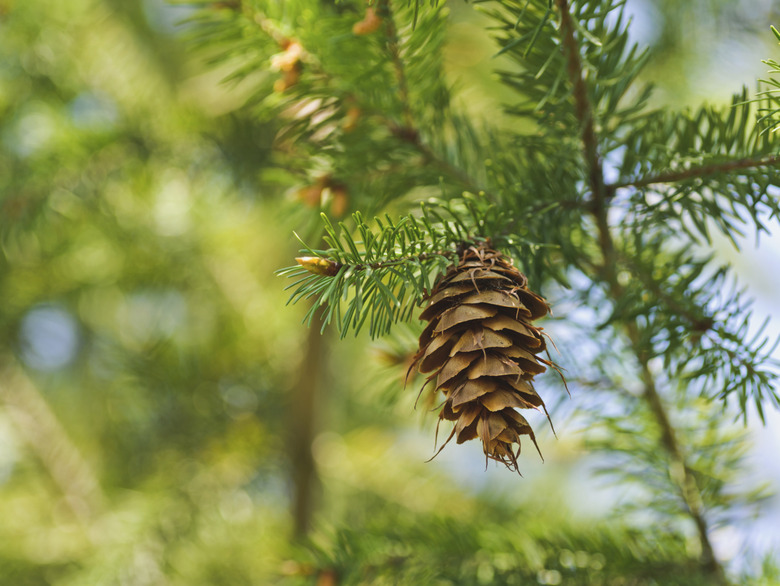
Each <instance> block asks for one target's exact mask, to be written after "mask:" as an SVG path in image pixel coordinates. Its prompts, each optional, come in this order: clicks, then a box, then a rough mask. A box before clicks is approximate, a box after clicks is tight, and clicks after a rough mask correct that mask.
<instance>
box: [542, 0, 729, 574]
mask: <svg viewBox="0 0 780 586" xmlns="http://www.w3.org/2000/svg"><path fill="white" fill-rule="evenodd" d="M556 4H557V6H558V8H559V10H560V18H561V35H562V37H563V47H564V52H565V55H566V59H567V72H568V75H569V78H570V82H571V84H572V86H573V88H574V102H575V114H576V116H577V120H578V121H579V123H580V126H581V133H582V142H583V149H584V157H585V163H586V165H587V169H588V181H589V185H590V188H591V191H592V199H591V209H590V211H591V213H592V214H593V216H594V218H595V220H596V225H597V228H598V232H599V246H600V249H601V254H602V257H603V261H604V265H603V267H602V275H603V278H604V281H605V283H606V284H607V287H608V290H609V294H610V296H611V297H612V299H613V301H614V302H618V301H619V300H620V299H621V298H622V297H623V294H624V291H623V287H622V286H621V285H620V283H619V281H618V279H617V270H616V267H617V259H616V253H615V245H614V241H613V239H612V234H611V231H610V227H609V223H608V217H607V212H608V208H609V198H608V193H609V191H608V190H607V188H606V185H605V181H604V171H603V168H602V165H601V161H600V159H599V154H598V138H597V136H596V132H595V127H594V121H593V109H592V106H591V105H590V102H589V99H588V93H587V86H586V83H585V76H584V73H583V68H582V63H581V61H580V58H579V47H578V42H577V40H576V38H575V34H574V31H575V25H574V22H573V20H572V16H571V13H570V11H569V4H568V1H567V0H556ZM625 330H626V333H627V335H628V338H629V339H630V340H631V343H632V347H633V350H634V353H635V355H636V357H637V361H638V362H639V365H640V368H641V378H642V382H643V385H644V392H643V394H642V397H643V398H644V400H645V401H646V402H647V404H648V405H649V407H650V409H651V412H652V413H653V416H654V418H655V420H656V423H657V425H658V426H659V428H660V430H661V443H662V445H663V447H664V449H665V450H666V452H667V453H668V454H669V457H670V460H671V461H670V466H669V471H670V475H671V477H672V480H673V481H674V482H675V484H676V485H677V486H678V488H679V490H680V494H681V496H682V499H683V501H684V503H685V505H686V508H687V511H688V513H689V515H690V517H691V519H692V520H693V521H694V523H695V525H696V528H697V531H698V534H699V540H700V542H701V547H702V558H701V560H702V565H703V567H704V568H705V570H706V571H707V572H708V573H709V574H711V575H712V576H713V578H714V579H715V580H716V581H717V583H718V584H726V583H727V582H726V577H725V572H724V570H723V568H722V566H721V565H720V563H719V562H718V560H717V558H716V557H715V554H714V550H713V547H712V543H711V542H710V539H709V529H708V526H707V521H706V519H705V518H704V514H703V511H702V497H701V492H700V491H699V489H698V487H697V485H696V480H695V478H694V476H693V473H692V471H691V469H690V467H689V466H688V464H687V462H686V459H685V456H684V454H683V449H682V447H681V445H680V443H679V440H678V439H677V437H676V434H675V432H674V427H673V425H672V423H671V420H670V418H669V415H668V413H667V410H666V407H665V405H664V403H663V400H662V399H661V396H660V394H659V393H658V390H657V387H656V383H655V378H654V376H653V373H652V370H651V369H650V366H649V356H648V354H647V352H646V351H645V350H643V348H642V346H641V340H640V336H639V328H638V325H637V323H636V321H635V320H634V319H631V320H630V321H626V322H625Z"/></svg>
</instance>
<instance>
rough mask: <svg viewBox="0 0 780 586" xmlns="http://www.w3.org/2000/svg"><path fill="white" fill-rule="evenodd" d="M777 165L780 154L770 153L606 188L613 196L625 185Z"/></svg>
mask: <svg viewBox="0 0 780 586" xmlns="http://www.w3.org/2000/svg"><path fill="white" fill-rule="evenodd" d="M775 165H780V155H770V156H768V157H763V158H760V159H754V158H745V159H738V160H735V161H724V162H722V163H712V164H710V165H702V166H699V167H692V168H690V169H684V170H682V171H667V172H665V173H659V174H658V175H651V176H649V177H644V178H642V179H637V180H636V181H623V182H621V183H613V184H609V185H607V186H606V189H607V191H608V192H609V194H610V196H611V195H614V192H615V190H617V189H621V188H624V187H635V188H641V187H646V186H648V185H654V184H658V183H676V182H678V181H684V180H686V179H695V178H697V177H706V176H709V175H717V174H720V173H729V172H731V171H739V170H741V169H756V168H758V167H770V166H775Z"/></svg>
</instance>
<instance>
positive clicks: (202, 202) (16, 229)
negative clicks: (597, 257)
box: [0, 0, 780, 586]
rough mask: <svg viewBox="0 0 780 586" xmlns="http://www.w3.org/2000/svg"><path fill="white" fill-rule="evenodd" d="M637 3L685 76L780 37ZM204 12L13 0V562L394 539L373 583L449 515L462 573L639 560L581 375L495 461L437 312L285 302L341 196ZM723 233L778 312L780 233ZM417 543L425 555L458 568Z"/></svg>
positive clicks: (758, 466) (550, 577)
mask: <svg viewBox="0 0 780 586" xmlns="http://www.w3.org/2000/svg"><path fill="white" fill-rule="evenodd" d="M449 10H450V18H451V27H450V31H449V42H448V46H447V52H446V63H447V69H448V72H449V75H451V77H452V80H453V81H454V82H455V81H457V83H458V84H459V87H460V88H461V100H462V107H463V108H464V109H467V110H471V111H472V112H475V113H478V112H485V111H495V109H496V107H497V106H499V105H500V102H501V97H502V95H503V94H502V91H503V89H502V88H501V86H500V85H499V83H498V82H497V81H496V80H495V79H494V78H493V77H492V76H491V74H490V69H491V67H492V66H493V64H494V63H495V61H493V54H494V53H495V48H494V46H493V45H492V44H491V42H490V40H489V37H488V36H487V34H486V32H485V30H484V28H483V26H482V22H481V21H480V19H479V17H478V15H476V14H475V13H474V12H473V10H472V8H471V7H470V6H469V5H467V4H465V3H462V2H460V1H457V0H452V1H451V2H449ZM628 10H629V12H630V13H631V14H633V16H634V29H633V31H634V33H635V37H636V40H637V41H638V42H640V43H644V44H649V45H651V46H652V47H653V49H654V52H655V57H654V59H653V61H652V63H651V66H650V67H649V69H648V70H647V74H646V75H647V78H648V79H650V80H653V81H655V82H656V83H657V84H658V85H659V92H658V93H657V95H656V96H657V97H656V100H657V104H658V105H672V106H674V107H686V106H691V105H697V104H699V103H701V101H702V100H708V101H710V102H713V103H725V102H727V101H728V99H729V98H730V96H731V94H732V93H734V92H736V91H738V90H739V89H740V87H741V85H742V84H746V85H748V86H749V87H751V88H754V87H755V80H756V79H757V78H759V77H761V76H763V75H764V74H765V70H766V66H764V65H763V64H762V63H761V59H765V58H775V59H778V58H780V48H778V47H777V44H776V40H775V39H774V37H773V36H772V35H771V33H770V32H769V24H771V23H774V24H775V25H778V26H780V7H778V5H777V3H776V2H773V1H770V0H741V1H736V0H735V1H731V0H721V1H718V0H694V1H690V2H677V1H676V0H632V1H630V2H628ZM190 13H191V9H190V8H187V7H186V6H171V5H168V4H166V3H165V2H163V1H162V0H58V1H57V2H49V1H45V0H0V584H2V585H9V586H23V585H36V586H37V585H39V584H52V585H63V586H80V585H87V584H95V585H108V584H111V585H113V584H117V585H132V586H136V585H139V586H140V585H158V584H159V585H163V584H164V585H169V584H170V585H193V584H225V585H231V586H233V585H241V584H247V585H248V584H271V583H288V582H289V583H298V582H300V583H317V584H321V585H325V586H327V585H328V584H336V583H337V579H338V578H337V573H336V572H335V571H334V572H333V573H329V572H327V571H323V570H322V568H328V567H334V568H336V567H339V566H340V565H342V566H343V565H345V564H348V563H349V560H348V556H347V558H345V557H344V556H345V553H344V552H349V551H361V552H362V553H361V554H360V555H361V558H362V559H372V556H373V558H375V568H374V570H375V574H371V573H369V574H368V575H367V576H366V578H365V583H367V584H368V583H393V582H391V581H387V582H382V578H381V576H382V570H381V567H382V566H383V565H387V564H392V563H396V562H394V561H393V560H396V561H397V563H404V560H409V559H410V558H412V556H414V554H415V548H417V547H418V546H419V547H422V546H421V545H420V544H423V543H425V544H427V545H426V547H428V548H430V551H426V553H425V555H429V556H430V559H431V560H436V561H432V562H431V563H438V564H443V563H448V564H452V568H451V572H452V575H451V578H448V579H450V580H451V581H449V582H448V581H446V580H447V579H445V578H442V577H441V572H439V574H437V575H438V576H439V577H438V578H437V580H439V582H436V583H442V584H444V583H486V584H489V583H491V582H492V581H493V580H494V579H495V577H496V576H497V575H499V574H501V572H505V571H506V572H509V570H511V569H512V568H513V567H514V565H516V564H518V563H519V562H518V559H523V560H527V559H535V560H536V562H535V563H536V565H533V564H532V567H531V568H530V570H529V571H530V572H531V573H532V575H533V576H534V577H535V580H536V582H538V583H547V584H558V583H562V581H563V580H564V579H565V577H566V575H567V574H566V571H567V568H569V569H571V568H574V567H577V568H580V569H581V570H583V571H585V570H587V571H589V572H593V573H594V574H593V575H594V576H596V575H597V574H598V573H599V572H600V571H602V570H603V569H604V568H605V567H607V566H609V567H619V566H620V565H621V564H624V565H625V564H630V563H631V562H630V560H621V559H616V558H615V556H616V555H617V554H616V553H614V552H615V547H614V545H610V543H611V542H610V540H612V539H617V538H616V537H614V536H612V535H611V534H610V533H609V530H608V529H606V528H605V529H601V527H602V525H601V522H602V520H603V519H606V518H608V517H609V514H610V510H611V508H612V506H613V504H614V503H615V502H616V501H619V500H620V499H625V498H630V495H627V494H622V493H620V492H619V491H618V490H617V489H615V488H610V487H608V486H606V485H605V484H604V483H603V482H601V481H600V480H599V479H598V478H597V477H596V476H595V475H594V474H593V473H592V470H593V469H594V466H595V465H594V457H593V456H592V455H590V454H588V452H587V450H585V449H584V447H583V443H582V439H581V437H582V436H581V430H579V429H578V428H577V426H576V425H574V424H572V425H571V426H568V427H567V424H566V421H567V420H570V421H574V419H567V418H568V417H569V415H570V414H572V413H574V412H576V408H577V402H578V401H581V400H583V398H582V396H581V393H575V395H574V396H573V397H572V398H571V399H568V398H566V399H565V401H564V402H563V403H565V404H564V406H562V407H559V408H558V409H559V411H560V416H561V420H560V421H559V422H558V426H557V430H558V436H559V437H558V439H557V440H555V439H554V438H553V437H552V435H551V434H550V433H548V432H542V433H541V434H540V443H541V444H542V446H543V449H544V452H545V456H546V460H547V461H546V463H544V464H542V463H540V462H537V461H536V459H535V457H534V456H532V455H528V456H527V457H525V458H524V461H523V463H522V470H523V472H524V474H525V478H523V479H520V478H517V477H515V476H512V475H511V474H510V473H509V472H507V471H506V470H503V469H498V468H494V467H492V466H490V467H488V470H486V471H485V470H484V461H483V458H482V456H481V453H480V451H479V447H478V446H457V447H456V446H450V447H448V448H447V449H446V450H445V451H444V452H443V453H442V454H441V455H440V456H439V457H438V458H437V459H436V460H434V461H433V462H431V463H425V460H426V459H427V458H428V457H429V456H430V454H431V453H432V452H431V449H432V432H433V428H434V426H435V417H433V416H432V415H431V414H429V413H426V412H425V410H424V409H419V408H418V409H417V410H415V409H414V400H415V396H416V389H413V388H407V389H404V388H403V385H402V374H403V372H404V371H405V367H404V366H403V362H404V360H405V359H406V357H407V356H408V353H409V352H410V351H413V350H414V347H415V344H416V342H415V329H414V326H411V327H403V326H402V327H399V328H397V331H396V332H394V334H393V335H392V336H391V337H389V338H388V339H385V340H379V341H371V340H369V339H368V338H367V337H364V336H360V337H358V338H348V339H346V340H343V341H339V340H338V339H337V337H336V336H335V335H334V334H333V332H329V331H326V332H325V334H324V335H322V336H320V334H319V332H318V331H317V330H316V329H314V330H309V329H307V328H306V327H305V326H303V325H301V319H302V317H303V315H304V313H305V310H306V307H304V306H285V303H286V300H287V293H286V292H285V291H284V290H283V289H284V286H285V285H286V283H285V282H284V280H283V279H281V278H279V277H276V276H274V271H275V270H276V269H278V268H281V267H283V266H286V265H289V264H291V262H292V259H293V257H294V256H296V253H297V248H298V245H297V243H296V241H295V240H294V238H293V237H292V231H293V230H298V229H300V226H301V225H306V223H307V222H310V219H309V217H310V216H311V215H312V214H314V213H315V212H313V211H312V210H310V209H308V208H305V206H302V205H301V202H300V200H299V199H297V198H296V197H295V194H296V193H297V191H298V190H299V189H300V188H301V185H300V184H299V183H296V181H297V180H296V178H295V177H293V176H290V175H289V174H287V173H285V170H284V169H283V168H279V167H278V166H276V165H275V164H274V160H273V156H272V153H271V143H272V141H273V138H274V133H275V129H276V128H275V125H274V123H273V122H262V123H261V122H259V121H258V120H256V119H255V118H254V117H253V115H252V111H251V109H250V108H245V107H244V103H245V101H246V98H247V89H246V87H244V86H243V85H241V84H238V85H235V84H225V83H221V80H222V79H223V78H224V77H225V76H226V75H227V73H229V71H227V70H225V69H224V68H220V67H211V66H209V64H208V62H207V58H208V55H207V54H204V53H203V52H202V51H194V50H193V48H192V44H191V43H190V42H189V41H188V40H187V34H188V30H189V29H188V25H186V24H180V23H181V21H183V20H184V19H186V18H187V16H188V15H189V14H190ZM716 247H717V249H718V253H719V255H721V256H722V257H723V258H725V259H728V260H730V261H731V262H732V263H733V264H734V266H735V269H736V270H737V272H738V273H739V274H740V276H741V277H742V279H743V283H744V284H746V285H747V286H748V287H750V289H751V291H752V293H753V296H754V297H755V299H756V304H755V307H756V315H755V318H756V319H755V321H756V324H755V325H756V326H758V325H759V323H760V322H761V321H762V320H763V317H764V316H767V315H768V316H771V315H773V314H777V313H778V309H780V303H779V302H778V297H777V291H778V290H780V237H775V238H766V237H765V236H764V237H762V238H761V240H760V243H758V244H757V241H756V238H755V235H753V234H746V236H745V239H744V242H743V245H742V251H741V254H737V252H736V251H734V249H733V247H731V245H730V244H727V243H716ZM551 301H552V303H553V305H555V299H554V298H553V299H551ZM550 329H551V330H554V324H551V326H550ZM778 332H780V323H778V320H775V321H774V322H773V323H771V324H770V330H769V333H774V334H777V333H778ZM301 389H309V393H310V394H309V395H306V394H305V392H304V391H302V390H301ZM553 392H555V393H560V391H559V390H558V389H557V388H556V389H555V390H554V391H553ZM302 393H303V394H302ZM578 394H579V395H580V396H578ZM302 397H304V398H306V397H308V398H306V400H301V398H302ZM553 402H557V401H553ZM731 419H732V416H731V414H729V413H728V412H727V413H724V421H725V422H726V423H729V424H730V423H731ZM748 426H749V428H750V430H751V433H752V436H753V446H754V447H753V448H752V451H751V453H750V456H749V458H750V461H751V466H752V469H753V471H754V472H753V474H754V477H751V478H748V479H746V482H756V483H758V482H764V481H766V482H773V483H775V485H776V486H780V456H778V454H780V434H779V433H780V432H778V431H777V430H778V429H780V417H778V415H777V413H774V412H771V413H768V414H767V425H766V426H761V425H760V423H759V422H758V419H757V418H756V417H752V418H750V419H749V420H748ZM536 427H537V428H541V427H542V426H541V425H537V426H536ZM307 437H313V438H314V443H313V454H314V461H313V462H311V461H309V460H307V458H306V456H305V450H302V448H301V445H300V444H301V438H307ZM302 454H303V455H302ZM301 479H308V480H306V481H305V482H304V483H305V484H306V485H308V486H311V490H309V491H301V490H296V488H295V487H296V486H298V485H300V484H301ZM296 480H298V481H299V482H296ZM309 480H310V482H309ZM608 526H609V525H608V524H605V525H604V527H608ZM778 527H780V502H779V501H778V500H777V498H775V499H773V500H769V501H767V502H766V503H765V504H764V505H763V510H762V514H761V516H760V517H759V518H757V519H748V518H745V519H738V520H737V523H735V524H734V525H731V526H729V527H727V528H724V529H722V530H716V532H715V535H714V541H715V545H716V547H717V549H718V553H719V555H720V556H721V558H722V559H724V560H726V561H727V562H728V563H729V564H730V567H731V568H732V570H733V571H743V570H744V571H748V572H750V571H753V572H755V571H758V568H759V566H760V565H761V563H763V562H765V561H766V560H765V556H770V557H771V556H776V555H777V552H778V551H780V535H778V533H780V529H778ZM518 528H520V529H521V530H520V531H518ZM571 535H574V536H577V537H576V538H572V537H566V539H569V541H568V542H566V541H565V539H564V537H562V536H571ZM562 540H563V541H562ZM548 546H549V547H548ZM550 549H554V550H555V551H556V552H557V554H556V556H555V557H554V558H551V557H550V555H549V550H550ZM519 551H522V552H523V556H524V557H522V558H516V557H513V556H515V553H516V552H519ZM586 551H589V552H590V553H586ZM594 551H595V552H599V551H603V553H593V552H594ZM465 552H468V555H467V554H466V553H465ZM356 555H357V554H356ZM534 555H536V557H534ZM410 563H411V562H410ZM417 563H419V568H418V570H416V571H418V574H414V575H418V580H417V581H416V582H415V581H412V582H410V583H419V584H427V583H433V582H429V581H428V579H429V577H430V575H429V574H427V573H426V564H425V562H424V561H419V562H417ZM464 564H468V565H469V566H468V568H465V569H464ZM513 564H514V565H513ZM369 565H370V564H369ZM510 573H511V572H510ZM464 575H468V576H473V578H470V579H469V580H473V581H468V580H467V581H464V582H459V581H458V576H464ZM502 575H503V574H502ZM593 580H594V581H593V582H592V583H601V582H598V581H596V578H595V577H594V578H593ZM507 583H510V582H507ZM517 583H521V582H517ZM564 583H565V582H564ZM614 583H620V582H614ZM625 583H628V582H625ZM658 583H663V581H661V582H658Z"/></svg>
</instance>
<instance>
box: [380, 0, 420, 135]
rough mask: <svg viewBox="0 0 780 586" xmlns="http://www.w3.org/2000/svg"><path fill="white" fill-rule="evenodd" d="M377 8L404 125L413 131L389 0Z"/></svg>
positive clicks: (410, 110) (396, 33)
mask: <svg viewBox="0 0 780 586" xmlns="http://www.w3.org/2000/svg"><path fill="white" fill-rule="evenodd" d="M377 7H378V9H379V10H378V14H379V17H380V18H381V19H382V21H383V22H384V23H385V37H386V38H387V52H388V54H389V55H390V61H391V62H392V64H393V70H394V71H395V78H396V81H397V82H398V95H399V97H400V99H401V107H402V108H403V116H404V124H405V125H406V127H407V128H408V129H413V128H414V126H415V124H414V116H413V115H412V107H411V103H410V101H409V84H408V83H407V81H406V69H405V68H404V62H403V60H402V59H401V47H400V44H401V43H400V40H399V38H398V29H397V28H396V27H395V20H393V11H392V9H391V8H390V0H379V4H378V6H377ZM415 134H416V133H415Z"/></svg>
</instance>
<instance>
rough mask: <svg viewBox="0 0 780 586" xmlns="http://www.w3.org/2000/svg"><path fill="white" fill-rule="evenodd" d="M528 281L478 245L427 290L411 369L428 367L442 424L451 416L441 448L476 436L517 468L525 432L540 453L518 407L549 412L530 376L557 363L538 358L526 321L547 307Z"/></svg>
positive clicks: (535, 335)
mask: <svg viewBox="0 0 780 586" xmlns="http://www.w3.org/2000/svg"><path fill="white" fill-rule="evenodd" d="M526 285H527V279H526V277H525V275H523V274H522V273H521V272H520V271H518V270H517V269H516V268H514V267H513V266H512V262H511V260H509V259H507V258H506V257H504V256H502V255H501V253H499V252H497V251H495V250H493V249H491V248H490V247H489V244H480V245H477V246H471V247H469V248H468V249H466V250H465V251H464V252H463V253H462V255H461V257H460V262H459V263H458V265H457V266H455V265H453V266H452V267H450V268H449V270H448V271H447V273H446V274H445V275H444V276H443V277H441V278H440V279H439V280H438V281H437V283H436V286H435V287H434V289H433V291H432V292H431V294H430V297H429V301H428V306H427V307H426V309H425V310H424V311H423V312H422V314H421V315H420V319H422V320H426V321H429V322H430V323H429V324H428V326H427V327H426V328H425V330H424V331H423V333H422V335H421V336H420V349H419V351H418V352H417V354H416V355H415V357H414V363H413V364H412V367H414V366H415V365H417V367H418V368H419V370H420V372H422V373H433V374H431V375H430V376H429V377H428V379H427V381H428V382H430V381H431V380H434V379H435V381H436V389H435V390H434V393H435V392H436V391H442V392H443V393H444V398H445V401H444V404H443V406H442V408H441V411H440V412H439V423H441V420H442V419H446V420H448V421H454V422H455V427H454V428H453V430H452V433H451V434H450V436H449V437H448V438H447V440H446V441H445V442H444V445H443V446H442V447H441V449H439V452H441V450H442V449H444V446H446V445H447V443H448V442H449V441H450V440H451V439H452V438H453V436H455V437H456V440H457V443H459V444H461V443H463V442H465V441H468V440H470V439H474V438H476V437H479V439H480V440H481V441H482V449H483V450H484V452H485V456H486V458H490V459H492V460H496V461H498V462H502V463H503V464H505V465H506V466H507V467H508V468H510V469H512V470H515V471H518V472H519V470H518V467H517V457H518V456H519V454H520V436H522V435H527V436H528V437H530V438H531V441H532V442H533V443H534V446H536V449H537V451H539V446H538V445H537V444H536V438H535V437H534V432H533V430H532V429H531V426H530V425H529V424H528V422H527V421H526V420H525V418H524V417H523V416H522V415H520V413H518V412H517V411H516V410H515V409H536V408H539V407H541V408H542V409H544V411H545V413H547V409H546V408H545V406H544V402H543V401H542V399H541V398H540V397H539V395H538V394H537V393H536V391H535V390H534V388H533V385H532V384H531V380H532V379H533V377H534V375H536V374H539V373H541V372H544V371H545V370H546V366H551V367H553V368H555V369H556V370H557V367H556V366H555V365H554V364H553V363H551V362H550V361H548V360H545V359H543V358H540V357H539V356H537V354H539V353H540V352H542V351H543V350H545V348H546V344H545V339H544V337H543V335H542V332H541V330H542V329H541V328H538V327H535V326H533V325H531V322H532V321H533V320H535V319H538V318H540V317H542V316H544V315H546V314H547V313H548V312H549V309H550V308H549V306H548V305H547V303H546V302H545V300H544V299H542V298H541V297H540V296H539V295H537V294H536V293H533V292H532V291H530V290H529V289H528V287H527V286H526ZM428 382H426V384H428ZM548 420H549V415H548ZM437 432H438V426H437ZM514 444H517V448H516V449H515V448H514ZM439 452H436V453H437V454H438V453H439ZM539 455H540V456H541V452H539Z"/></svg>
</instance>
